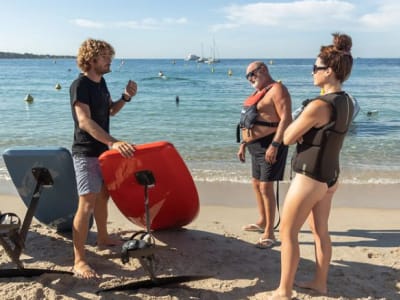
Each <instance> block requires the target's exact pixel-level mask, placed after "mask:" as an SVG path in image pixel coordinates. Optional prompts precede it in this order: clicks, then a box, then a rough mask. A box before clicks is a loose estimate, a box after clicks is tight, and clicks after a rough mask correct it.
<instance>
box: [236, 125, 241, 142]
mask: <svg viewBox="0 0 400 300" xmlns="http://www.w3.org/2000/svg"><path fill="white" fill-rule="evenodd" d="M236 142H237V143H240V123H238V124H237V126H236Z"/></svg>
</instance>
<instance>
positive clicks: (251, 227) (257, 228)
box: [242, 224, 264, 233]
mask: <svg viewBox="0 0 400 300" xmlns="http://www.w3.org/2000/svg"><path fill="white" fill-rule="evenodd" d="M242 229H243V230H244V231H251V232H260V233H263V232H264V228H262V227H261V226H260V225H258V224H247V225H245V226H243V228H242Z"/></svg>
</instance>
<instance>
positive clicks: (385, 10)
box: [359, 0, 400, 31]
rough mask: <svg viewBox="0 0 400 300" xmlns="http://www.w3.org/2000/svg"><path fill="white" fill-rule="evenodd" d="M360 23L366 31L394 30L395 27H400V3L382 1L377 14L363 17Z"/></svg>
mask: <svg viewBox="0 0 400 300" xmlns="http://www.w3.org/2000/svg"><path fill="white" fill-rule="evenodd" d="M359 22H360V24H361V25H362V26H363V27H365V29H366V30H378V31H382V30H383V31H385V30H386V29H391V30H393V29H394V28H393V27H396V28H398V27H399V26H400V3H399V2H398V1H397V0H396V1H382V2H381V3H380V7H379V8H378V9H377V11H376V12H374V13H369V14H365V15H363V16H362V17H360V20H359ZM394 30H396V29H394Z"/></svg>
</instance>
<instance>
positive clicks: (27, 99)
mask: <svg viewBox="0 0 400 300" xmlns="http://www.w3.org/2000/svg"><path fill="white" fill-rule="evenodd" d="M24 100H25V101H26V102H28V103H32V102H33V97H32V95H31V94H28V95H26V97H25V99H24Z"/></svg>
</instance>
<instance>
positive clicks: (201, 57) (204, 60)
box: [197, 43, 207, 63]
mask: <svg viewBox="0 0 400 300" xmlns="http://www.w3.org/2000/svg"><path fill="white" fill-rule="evenodd" d="M206 61H207V58H205V57H204V53H203V43H202V44H201V56H200V57H199V58H198V59H197V62H199V63H203V62H206Z"/></svg>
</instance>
